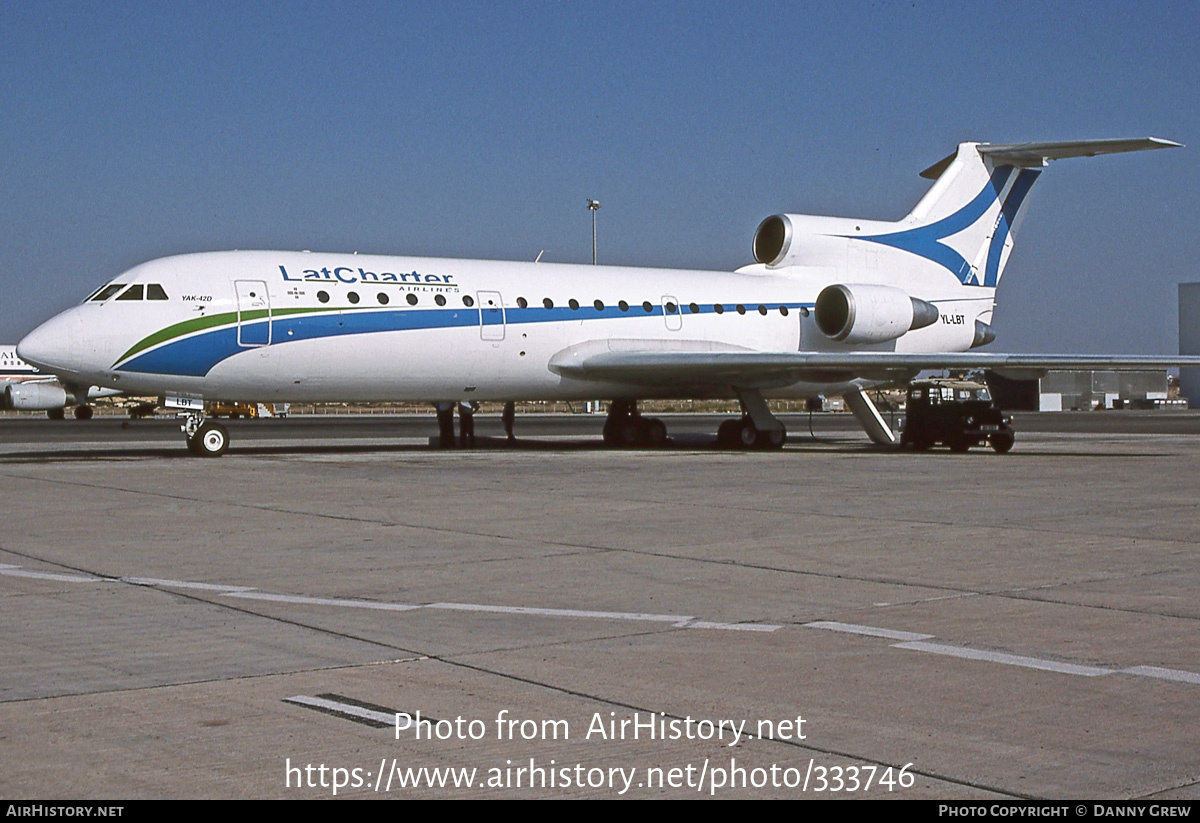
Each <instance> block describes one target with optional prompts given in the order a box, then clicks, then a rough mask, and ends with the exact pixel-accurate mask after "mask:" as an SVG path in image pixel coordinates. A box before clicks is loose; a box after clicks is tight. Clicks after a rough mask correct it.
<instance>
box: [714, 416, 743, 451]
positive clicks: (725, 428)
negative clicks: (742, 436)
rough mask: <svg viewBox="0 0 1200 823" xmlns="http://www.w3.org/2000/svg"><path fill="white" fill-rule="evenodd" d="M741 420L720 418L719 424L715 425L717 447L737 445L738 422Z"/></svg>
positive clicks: (729, 447) (727, 447) (724, 447)
mask: <svg viewBox="0 0 1200 823" xmlns="http://www.w3.org/2000/svg"><path fill="white" fill-rule="evenodd" d="M741 422H742V421H741V420H722V421H721V425H719V426H717V448H718V449H732V448H734V446H736V445H737V439H738V433H737V429H738V424H740V423H741Z"/></svg>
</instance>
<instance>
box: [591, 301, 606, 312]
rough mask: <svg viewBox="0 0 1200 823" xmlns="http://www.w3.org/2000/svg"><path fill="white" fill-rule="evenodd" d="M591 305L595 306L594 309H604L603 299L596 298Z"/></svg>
mask: <svg viewBox="0 0 1200 823" xmlns="http://www.w3.org/2000/svg"><path fill="white" fill-rule="evenodd" d="M592 305H593V306H595V307H596V311H604V301H603V300H597V301H596V302H595V303H593V304H592Z"/></svg>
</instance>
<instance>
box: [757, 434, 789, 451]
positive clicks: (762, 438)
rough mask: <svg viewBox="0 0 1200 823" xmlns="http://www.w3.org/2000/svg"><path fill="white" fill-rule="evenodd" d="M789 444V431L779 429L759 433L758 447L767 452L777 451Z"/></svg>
mask: <svg viewBox="0 0 1200 823" xmlns="http://www.w3.org/2000/svg"><path fill="white" fill-rule="evenodd" d="M786 442H787V430H786V429H777V430H775V431H765V432H759V433H758V447H759V448H760V449H765V450H767V451H777V450H779V449H782V448H783V444H784V443H786Z"/></svg>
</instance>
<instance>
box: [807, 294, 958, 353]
mask: <svg viewBox="0 0 1200 823" xmlns="http://www.w3.org/2000/svg"><path fill="white" fill-rule="evenodd" d="M813 315H814V318H815V319H816V321H817V328H818V329H820V330H821V333H822V334H824V335H825V336H826V337H828V338H830V339H831V340H839V341H841V342H843V343H883V342H885V341H887V340H895V339H896V338H897V337H900V336H901V335H903V334H906V333H908V332H910V331H912V330H913V329H923V328H925V327H926V326H930V325H932V324H934V323H936V322H937V319H938V309H937V306H935V305H933V304H932V303H928V302H926V301H924V300H920V299H918V298H916V297H911V296H909V294H908V292H906V291H904V290H903V289H898V288H896V287H895V286H881V285H877V284H873V283H862V284H855V285H849V286H847V285H843V284H841V283H839V284H837V285H834V286H826V287H825V288H824V289H822V290H821V293H820V294H819V295H817V303H816V307H815V309H814V310H813Z"/></svg>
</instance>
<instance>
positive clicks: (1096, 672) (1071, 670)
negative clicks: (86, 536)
mask: <svg viewBox="0 0 1200 823" xmlns="http://www.w3.org/2000/svg"><path fill="white" fill-rule="evenodd" d="M0 575H7V576H9V577H24V578H32V579H37V580H54V581H58V582H63V583H99V582H114V581H115V582H120V583H127V584H130V585H134V586H147V587H152V588H160V587H161V588H178V589H196V590H201V591H213V592H217V593H218V594H220V595H222V596H224V597H237V598H241V599H245V600H261V601H266V602H274V603H295V604H299V605H307V606H333V607H340V608H354V609H374V610H379V611H392V612H409V611H419V610H422V609H440V610H445V611H464V612H481V613H485V614H516V615H534V616H540V617H565V618H573V619H579V618H582V619H592V620H625V621H638V622H651V623H669V624H671V625H672V626H673V627H676V628H684V629H715V630H724V631H742V632H775V631H778V630H779V629H782V628H784V627H783V626H782V625H777V624H773V623H721V622H715V621H709V620H697V619H696V618H695V617H693V616H690V615H678V614H653V613H645V612H606V611H592V610H583V609H550V608H539V607H535V606H496V605H487V604H482V603H451V602H437V603H426V604H412V603H386V602H380V601H374V600H352V599H347V598H336V597H309V596H305V595H292V594H273V593H271V592H262V591H259V590H257V589H256V588H254V587H253V586H234V585H226V584H222V583H199V582H194V581H190V580H170V579H164V578H157V577H133V576H126V577H119V578H109V577H96V576H94V575H85V574H65V573H55V572H33V571H27V570H25V569H22V568H21V567H20V566H14V565H11V564H7V563H0ZM800 625H801V626H803V627H804V628H809V629H823V630H826V631H833V632H838V633H840V634H856V635H862V636H866V637H880V638H883V639H885V640H894V641H896V642H894V643H892V644H890V645H891V647H892V648H894V649H904V650H906V651H919V652H926V653H927V654H939V655H945V656H949V657H958V658H963V659H966V660H981V661H985V662H988V663H997V664H1001V665H1006V666H1018V667H1021V668H1028V669H1040V670H1042V671H1051V672H1057V673H1059V674H1069V675H1075V676H1080V677H1102V676H1105V675H1110V674H1126V675H1131V676H1133V677H1146V678H1151V679H1154V680H1167V681H1171V682H1176V683H1189V684H1193V685H1200V674H1198V673H1196V672H1189V671H1185V670H1182V669H1168V668H1163V667H1159V666H1131V667H1128V668H1124V669H1115V668H1105V667H1102V666H1085V665H1080V664H1077V663H1064V662H1062V661H1058V660H1050V659H1048V658H1042V657H1029V656H1025V655H1018V654H1009V653H1006V652H994V651H988V650H986V649H973V648H971V647H969V646H956V645H953V644H949V643H930V642H927V641H929V640H931V639H933V637H934V635H932V634H922V633H918V632H908V631H900V630H897V629H888V628H883V627H880V626H866V625H862V624H858V623H841V622H838V621H833V620H815V621H813V622H811V623H802V624H800ZM313 699H316V698H313ZM321 699H326V698H321Z"/></svg>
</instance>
